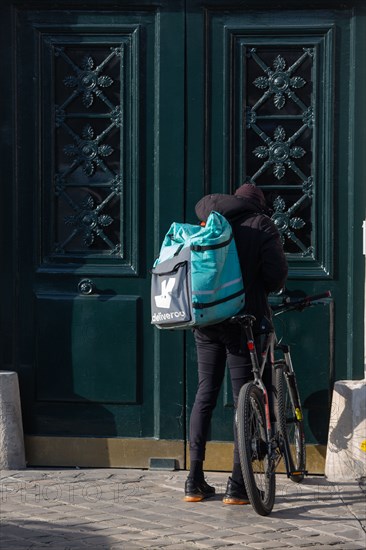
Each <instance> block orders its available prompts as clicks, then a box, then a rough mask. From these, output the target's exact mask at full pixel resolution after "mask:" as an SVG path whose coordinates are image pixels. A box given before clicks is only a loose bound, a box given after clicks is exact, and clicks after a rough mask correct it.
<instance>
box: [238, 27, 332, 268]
mask: <svg viewBox="0 0 366 550" xmlns="http://www.w3.org/2000/svg"><path fill="white" fill-rule="evenodd" d="M307 30H308V29H306V31H307ZM306 31H305V29H301V32H299V35H298V36H295V33H293V35H291V34H290V33H288V34H287V35H282V36H281V35H280V34H277V35H276V37H275V38H274V37H272V36H269V35H268V31H267V30H266V31H263V30H258V34H257V35H256V36H255V37H253V34H254V32H253V30H252V31H251V33H250V34H249V35H247V36H245V37H244V36H243V35H240V34H239V33H240V31H235V33H234V34H236V36H235V39H234V41H233V42H232V43H234V47H232V46H231V52H232V56H233V57H232V61H231V67H233V71H234V73H233V74H234V78H233V82H234V84H233V89H232V94H233V95H234V103H233V104H234V105H235V106H236V107H235V109H234V117H235V119H236V120H235V122H234V124H233V128H234V132H235V135H233V137H232V143H233V147H234V149H236V150H237V156H238V158H239V160H235V161H234V163H235V165H236V168H235V169H234V172H235V171H236V170H237V171H238V176H239V180H238V181H240V182H245V181H246V182H251V183H253V184H255V185H257V186H259V187H260V188H261V189H262V190H263V192H264V194H265V196H266V201H267V204H268V206H269V208H270V209H271V213H272V214H271V215H272V219H273V221H274V222H275V224H276V226H277V228H278V230H279V232H280V234H281V239H282V241H283V245H284V249H285V252H286V253H287V255H288V259H289V262H290V268H292V273H294V272H295V273H300V272H301V273H302V275H306V274H308V275H315V276H321V277H324V276H326V277H327V276H329V274H330V272H331V269H332V267H331V263H332V261H331V258H332V250H331V242H332V237H331V235H332V225H331V217H332V215H331V200H330V198H331V185H332V183H331V161H330V159H331V156H332V150H331V146H330V144H331V139H329V136H330V135H331V133H332V128H331V121H332V99H333V98H332V97H331V89H332V77H331V74H332V59H333V56H332V49H331V48H332V30H331V29H324V30H321V31H320V32H317V33H316V34H315V35H314V36H312V35H311V31H310V32H309V34H308V33H307V32H306ZM261 33H263V35H262V36H260V34H261ZM232 35H233V33H232V30H230V32H229V36H231V37H232ZM229 47H230V46H229ZM238 120H239V121H240V122H237V121H238ZM325 136H328V137H325Z"/></svg>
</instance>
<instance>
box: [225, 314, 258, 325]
mask: <svg viewBox="0 0 366 550" xmlns="http://www.w3.org/2000/svg"><path fill="white" fill-rule="evenodd" d="M255 320H256V318H255V317H254V315H250V314H249V313H237V314H236V315H233V316H232V317H230V323H239V324H242V325H252V324H253V323H254V322H255Z"/></svg>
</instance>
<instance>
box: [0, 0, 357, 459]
mask: <svg viewBox="0 0 366 550" xmlns="http://www.w3.org/2000/svg"><path fill="white" fill-rule="evenodd" d="M298 4H299V3H298V2H295V1H294V2H286V5H283V6H282V7H278V8H276V9H275V10H273V9H272V7H271V3H266V2H262V3H260V4H258V2H252V1H249V0H248V2H246V3H245V5H244V4H243V2H237V1H233V2H231V3H230V6H228V5H227V3H226V2H219V1H215V0H211V1H210V0H207V1H204V0H200V1H199V0H187V1H185V2H184V1H183V0H176V1H167V0H166V1H165V0H164V1H158V2H154V3H151V2H147V1H144V0H141V1H140V2H139V3H138V4H136V3H135V2H131V1H128V0H126V1H122V0H121V1H120V2H118V3H110V2H108V1H106V0H105V1H104V0H102V1H101V2H98V3H95V4H94V3H88V5H87V6H86V4H85V3H82V2H77V1H75V2H74V3H73V5H72V7H70V2H68V3H65V2H63V1H62V0H59V1H58V2H52V3H50V2H47V1H44V2H28V3H27V4H26V5H25V4H19V3H18V2H14V1H10V0H9V1H8V2H4V3H3V7H2V8H1V14H2V17H1V21H2V41H3V47H2V55H1V60H0V62H1V68H2V74H3V75H4V82H3V98H5V100H4V101H3V102H2V105H1V110H2V120H3V131H2V153H3V159H2V176H1V181H2V185H1V189H2V195H3V201H2V219H3V232H2V250H3V252H2V256H3V260H4V262H3V265H4V266H6V269H4V270H3V273H2V276H3V285H2V287H3V297H2V311H1V315H2V330H1V338H2V356H3V365H4V368H10V369H13V370H16V371H17V372H18V373H19V378H20V384H21V395H22V407H23V414H24V427H25V432H26V434H27V437H26V441H27V454H28V459H29V462H30V463H32V464H47V465H52V464H57V465H66V464H70V465H74V464H78V465H94V466H95V465H103V466H108V465H112V466H113V465H117V466H118V465H120V466H146V465H147V464H148V461H149V458H151V457H175V458H176V459H177V460H178V461H179V464H180V466H181V467H184V466H185V464H186V462H185V454H186V440H187V439H188V437H189V429H188V420H189V411H190V408H191V405H192V401H193V398H194V393H195V388H196V383H197V376H196V363H195V350H194V345H193V340H192V335H191V334H189V333H187V334H181V333H178V332H177V333H174V332H165V331H157V330H156V329H153V328H152V326H151V325H150V273H149V269H150V267H151V265H152V263H153V260H154V258H155V257H156V255H157V253H158V250H159V246H160V243H161V239H162V237H163V235H164V233H165V232H166V230H167V229H168V227H169V225H170V223H171V221H173V220H177V221H181V220H186V221H187V222H193V223H194V222H195V216H194V204H195V202H196V201H197V200H198V199H199V198H200V197H201V196H202V195H203V194H206V193H211V192H213V193H214V192H224V193H230V192H232V191H233V190H234V189H235V188H236V187H237V186H239V185H240V184H241V183H243V182H245V181H251V182H253V183H255V184H256V185H259V186H260V187H261V188H262V189H263V191H264V193H265V195H266V198H267V201H268V204H269V205H270V206H271V208H272V215H273V219H274V220H275V222H276V224H277V227H278V229H279V231H280V233H281V236H282V239H283V244H284V247H285V251H286V252H287V255H288V260H289V265H290V274H289V281H288V290H289V292H290V293H291V294H292V295H301V293H315V292H321V291H322V290H326V289H330V290H331V291H332V295H333V299H332V300H329V302H328V303H327V304H326V305H325V306H324V307H321V308H314V309H313V310H310V311H308V312H306V313H304V314H302V315H298V314H296V315H293V316H290V315H289V316H288V319H284V320H283V322H282V323H281V325H279V326H278V331H279V333H280V335H283V336H284V337H285V338H286V339H287V340H288V341H290V344H292V352H293V355H294V360H295V364H296V367H297V372H298V377H299V384H300V391H301V393H302V395H303V400H304V410H305V414H306V425H307V440H308V442H309V444H310V445H311V447H312V453H313V458H312V460H313V461H314V469H316V468H320V469H321V467H322V466H321V465H322V460H323V458H324V444H325V443H326V435H327V424H328V411H329V399H330V391H331V387H332V383H333V381H334V380H335V379H340V378H357V377H359V376H362V374H361V372H362V350H363V342H362V334H363V331H362V326H363V308H362V300H361V296H362V295H363V281H364V279H363V271H362V270H363V262H362V254H361V225H362V218H363V216H364V212H363V208H362V204H364V201H362V198H363V199H364V195H365V191H364V189H363V188H362V181H364V177H365V172H366V169H365V160H364V155H362V138H363V137H364V136H363V130H362V127H363V125H362V120H363V119H364V118H365V115H366V113H365V107H364V104H363V102H362V100H361V98H362V95H363V94H364V92H365V70H364V66H365V51H364V49H362V40H361V39H362V36H363V32H364V29H363V27H362V17H361V16H362V10H363V8H362V7H361V3H359V4H360V6H358V3H357V2H349V7H347V6H345V4H347V2H346V3H345V2H343V3H342V6H341V5H340V6H339V9H334V8H335V6H334V2H333V3H332V2H327V1H324V2H319V3H318V4H319V5H317V6H316V7H313V8H311V7H309V8H307V9H303V7H299V5H298ZM330 4H333V6H332V7H331V8H329V7H328V6H329V5H330ZM5 75H7V77H5ZM358 297H359V298H358ZM232 413H233V406H232V396H231V391H230V384H229V381H228V379H225V383H224V387H223V390H222V393H221V395H220V399H219V403H218V406H217V409H216V411H215V415H214V418H213V423H212V430H211V434H210V439H211V442H210V443H209V447H208V454H207V466H208V467H210V464H211V466H212V467H213V468H221V467H222V468H226V467H227V466H228V465H229V463H230V454H231V444H230V443H229V442H230V441H231V439H232ZM310 454H311V453H310ZM211 457H213V460H211ZM218 457H221V459H220V460H221V462H220V460H218ZM319 465H320V466H319ZM229 467H230V466H229Z"/></svg>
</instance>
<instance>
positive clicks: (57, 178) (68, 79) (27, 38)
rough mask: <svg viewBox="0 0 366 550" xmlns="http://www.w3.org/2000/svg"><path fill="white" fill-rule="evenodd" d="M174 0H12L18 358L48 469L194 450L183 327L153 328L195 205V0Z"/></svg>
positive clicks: (10, 222)
mask: <svg viewBox="0 0 366 550" xmlns="http://www.w3.org/2000/svg"><path fill="white" fill-rule="evenodd" d="M42 4H43V8H42ZM66 4H67V9H65V8H64V6H65V5H66ZM87 4H88V6H87ZM89 4H90V5H89ZM169 4H170V3H169V2H167V1H162V2H158V3H156V5H154V6H153V5H151V2H147V1H142V2H139V4H138V6H137V7H136V3H135V2H132V1H121V2H118V3H115V5H114V7H112V8H111V3H109V2H103V0H102V1H101V2H99V3H98V4H96V3H94V2H90V3H85V2H77V1H76V2H74V3H73V4H72V7H70V2H67V3H66V2H62V1H60V2H53V3H50V2H43V3H42V2H41V3H40V2H34V3H33V2H27V3H26V4H22V5H19V6H18V3H17V2H5V3H3V4H2V6H3V7H2V13H1V21H2V39H3V43H4V49H3V53H2V59H1V63H2V70H3V73H4V74H7V75H8V78H7V81H6V83H5V84H4V86H6V97H7V101H6V105H5V104H4V102H3V109H4V112H3V115H4V117H3V120H4V121H5V126H4V128H5V129H6V132H5V133H3V144H4V145H3V148H2V152H3V154H4V159H3V165H2V177H3V180H2V183H3V186H2V188H3V191H4V196H5V198H6V204H7V208H6V209H5V210H4V215H5V216H6V223H5V224H4V226H5V227H6V228H7V235H6V239H5V246H6V253H5V254H6V257H7V258H8V260H9V263H8V266H9V272H8V274H9V275H8V279H7V281H6V283H7V285H9V286H8V288H9V295H8V296H6V297H5V304H6V310H5V312H6V316H5V314H4V317H5V319H6V323H4V325H6V327H5V329H4V331H5V333H4V362H5V365H6V366H7V367H8V368H12V369H13V368H14V369H16V370H17V371H18V372H19V376H20V383H21V394H22V405H23V412H24V427H25V432H26V434H27V452H28V459H29V460H30V462H31V463H33V464H34V463H36V464H37V463H42V464H68V463H70V464H83V465H113V464H114V465H122V466H123V465H125V466H128V465H129V466H138V465H140V466H146V465H147V464H148V458H149V457H151V456H153V457H155V456H159V455H163V456H164V455H166V454H168V455H169V456H170V455H171V454H173V456H177V457H178V458H180V460H181V461H182V459H183V445H184V424H183V423H182V422H181V421H180V417H181V410H182V406H183V405H182V404H183V397H184V396H183V385H182V380H183V359H184V353H183V348H182V337H181V335H174V334H172V335H165V336H164V341H163V345H162V346H161V335H160V334H158V333H157V332H156V331H154V330H153V329H152V327H151V325H150V274H149V268H150V267H151V265H152V263H153V260H154V257H155V255H156V254H157V250H158V247H159V245H160V241H161V236H162V232H163V231H165V230H166V227H167V225H168V224H169V223H170V220H171V219H172V218H181V217H182V215H183V204H184V201H183V173H184V159H183V153H184V142H183V140H184V120H183V114H184V113H183V106H184V96H183V91H184V42H183V41H184V27H183V23H184V10H183V3H182V2H180V1H176V2H174V9H173V10H170V8H169ZM3 93H4V88H3ZM3 97H5V94H4V96H3ZM172 120H174V124H171V121H172ZM5 134H6V135H5ZM11 258H12V259H11ZM5 312H4V313H5ZM171 349H175V351H176V356H175V359H174V361H173V362H172V361H171V353H170V350H171ZM167 395H169V399H167V398H166V396H167ZM65 437H68V438H71V439H64V438H65ZM119 438H123V439H121V441H120V442H119V444H118V440H119ZM166 440H169V441H175V440H176V441H177V442H178V443H177V445H176V446H174V445H173V447H172V446H170V447H169V449H168V450H166V448H165V446H164V441H166ZM181 464H182V462H181Z"/></svg>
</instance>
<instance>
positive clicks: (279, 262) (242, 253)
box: [196, 194, 288, 322]
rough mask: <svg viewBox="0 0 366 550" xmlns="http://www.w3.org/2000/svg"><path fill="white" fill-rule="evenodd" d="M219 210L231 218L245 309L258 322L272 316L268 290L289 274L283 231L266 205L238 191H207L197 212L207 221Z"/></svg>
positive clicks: (275, 287) (283, 280) (280, 286)
mask: <svg viewBox="0 0 366 550" xmlns="http://www.w3.org/2000/svg"><path fill="white" fill-rule="evenodd" d="M212 210H215V211H216V212H219V213H220V214H222V215H223V216H225V217H226V218H227V220H228V221H230V223H231V225H232V228H233V233H234V238H235V243H236V247H237V250H238V255H239V259H240V265H241V270H242V275H243V280H244V288H245V311H246V312H247V313H250V314H252V315H254V316H255V317H256V319H257V321H258V322H260V321H261V319H262V318H263V317H264V316H266V317H267V318H270V317H271V314H270V307H269V305H268V298H267V297H268V293H269V292H276V291H278V290H280V289H281V288H282V287H283V286H284V285H285V282H286V278H287V272H288V267H287V260H286V256H285V254H284V251H283V246H282V243H281V240H280V235H279V232H278V230H277V228H276V226H275V225H274V223H273V222H272V220H271V219H270V218H269V217H268V216H267V215H266V214H265V213H264V212H263V205H262V204H260V202H259V201H256V200H248V199H245V198H243V197H239V196H235V195H224V194H213V195H206V196H205V197H203V198H202V199H201V200H200V201H199V202H198V203H197V204H196V214H197V217H198V218H199V219H200V220H201V221H206V220H207V218H208V216H209V214H210V212H211V211H212Z"/></svg>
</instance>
